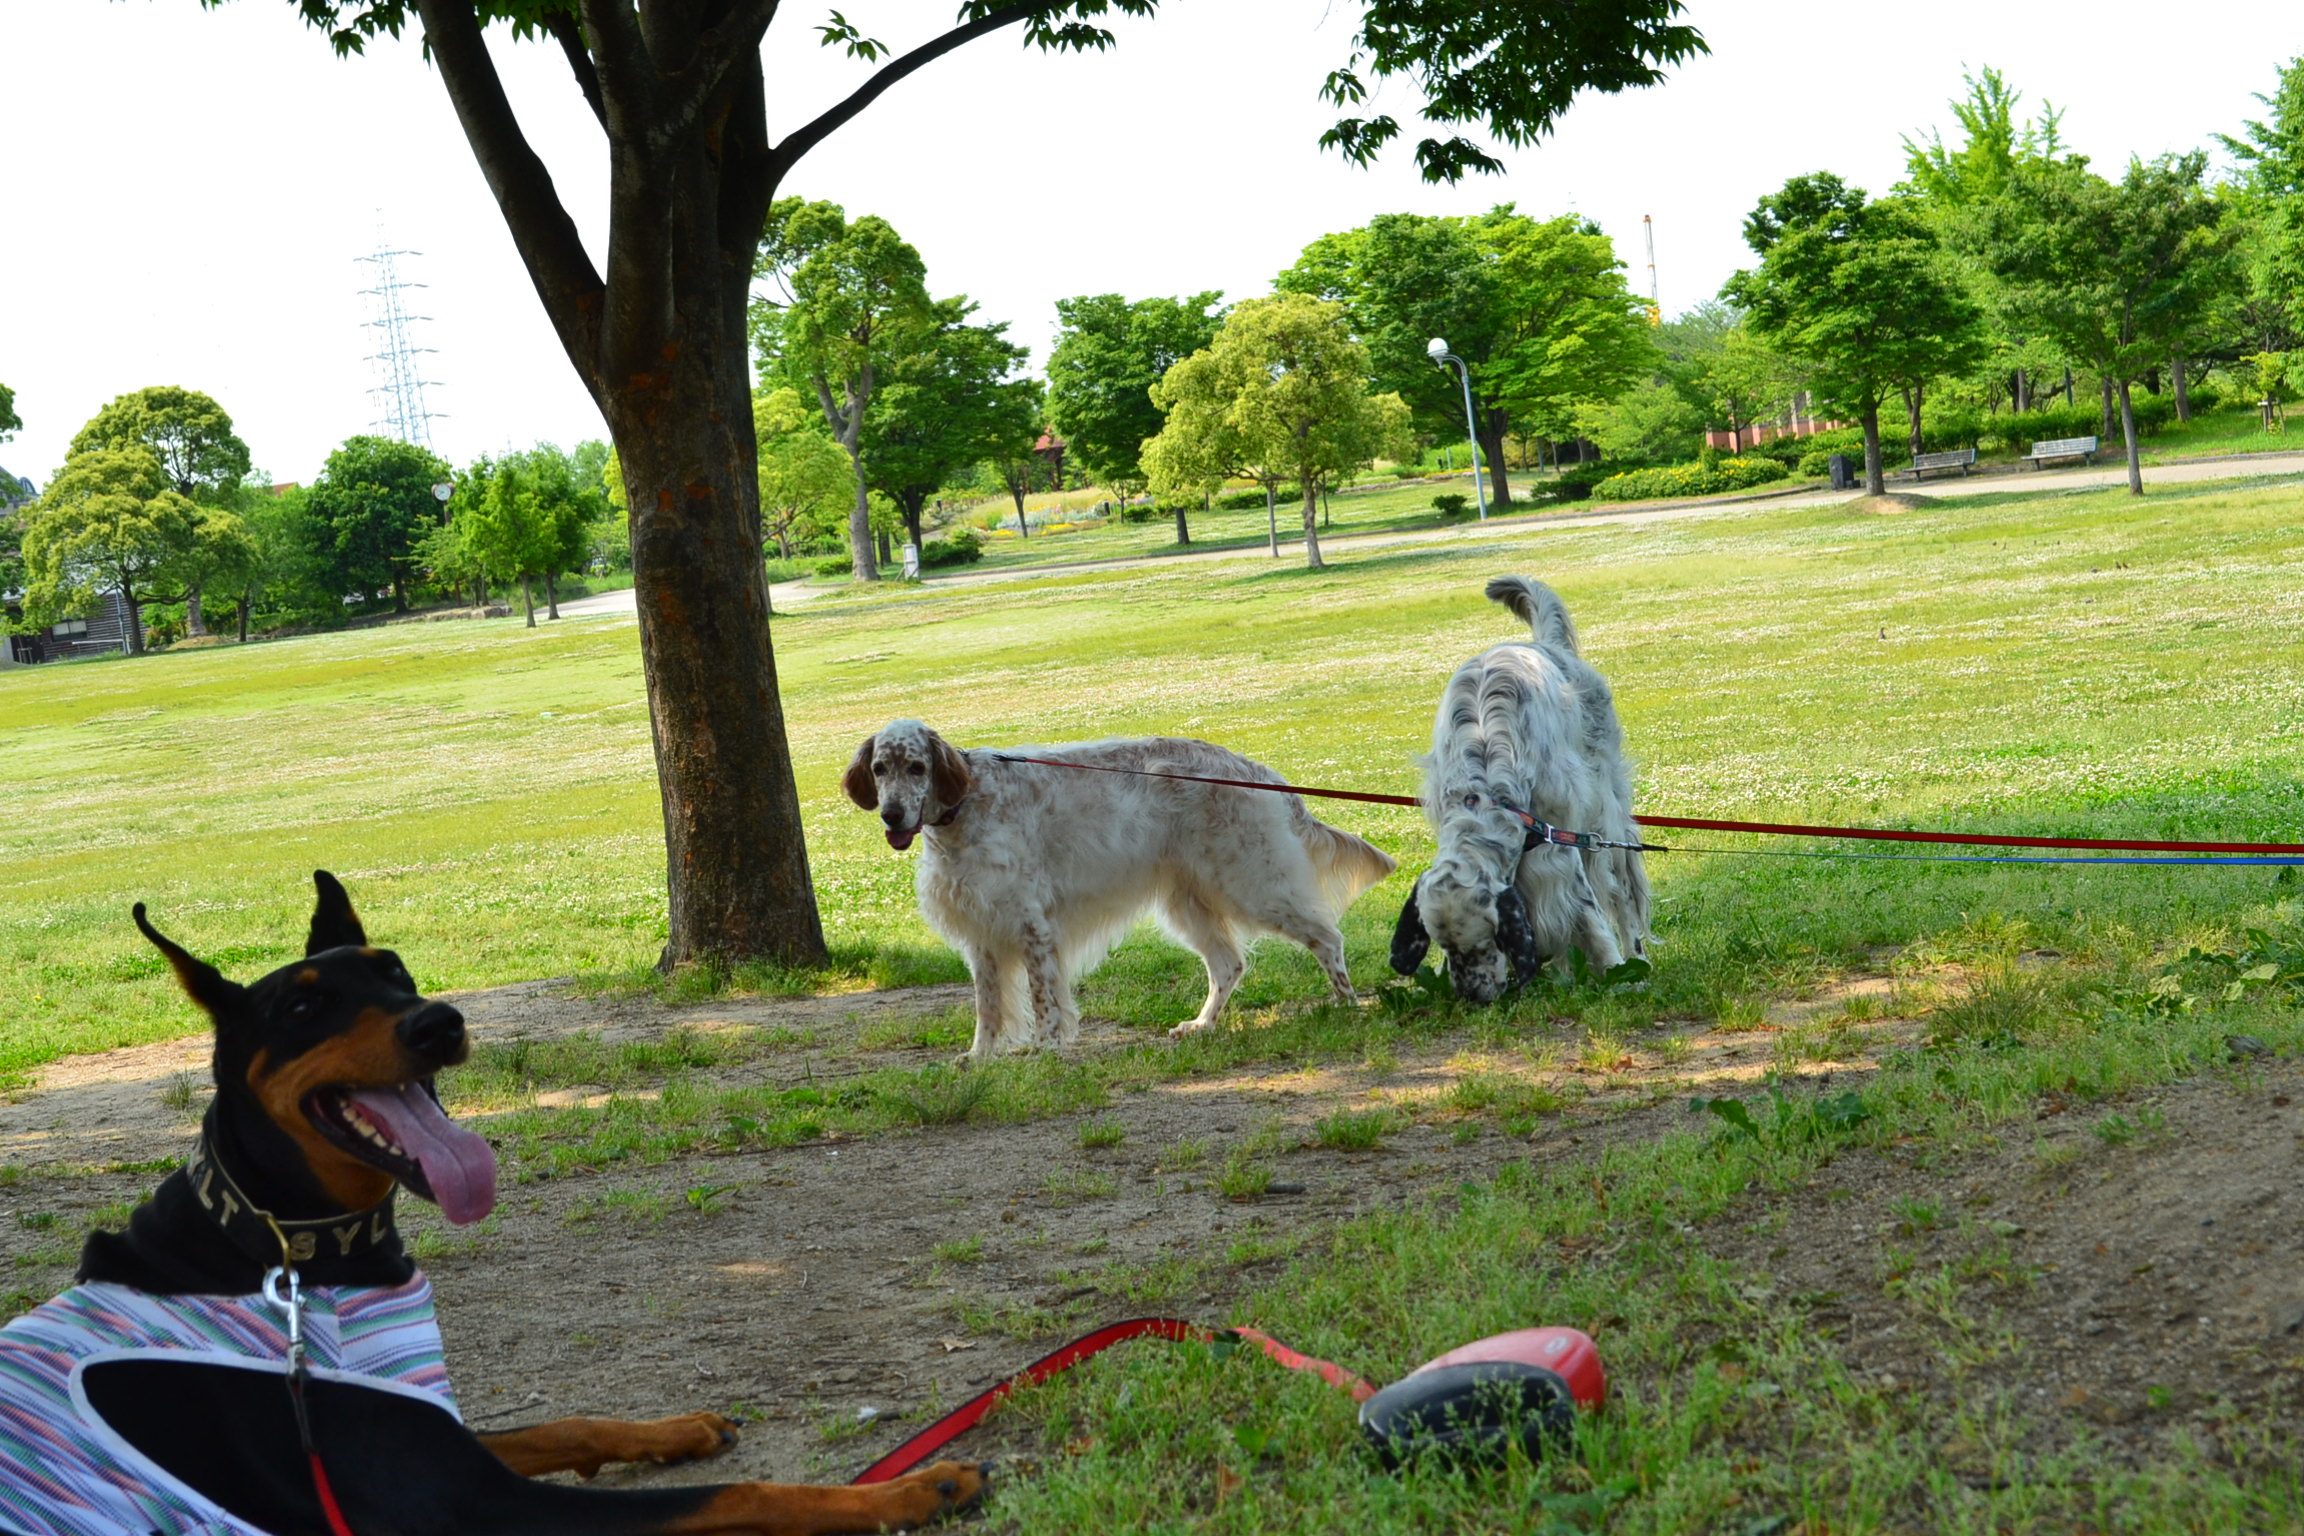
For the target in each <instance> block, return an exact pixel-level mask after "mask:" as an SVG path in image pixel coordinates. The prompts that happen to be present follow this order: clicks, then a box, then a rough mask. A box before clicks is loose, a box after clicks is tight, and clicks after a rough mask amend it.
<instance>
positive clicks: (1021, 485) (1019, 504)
mask: <svg viewBox="0 0 2304 1536" xmlns="http://www.w3.org/2000/svg"><path fill="white" fill-rule="evenodd" d="M1030 489H1031V487H1030V486H1029V485H1028V484H1027V483H1026V482H1024V481H1020V480H1011V481H1009V482H1008V495H1009V496H1010V498H1011V499H1013V500H1014V501H1015V503H1016V537H1018V538H1020V539H1028V538H1030V537H1032V525H1031V524H1030V523H1029V522H1027V521H1026V520H1025V518H1024V496H1025V493H1026V492H1027V491H1028V490H1030Z"/></svg>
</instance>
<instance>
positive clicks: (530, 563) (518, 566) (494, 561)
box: [449, 454, 559, 629]
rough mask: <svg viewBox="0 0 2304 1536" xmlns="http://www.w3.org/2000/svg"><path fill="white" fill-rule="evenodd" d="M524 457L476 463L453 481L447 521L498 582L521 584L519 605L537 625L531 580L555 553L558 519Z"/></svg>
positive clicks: (541, 570)
mask: <svg viewBox="0 0 2304 1536" xmlns="http://www.w3.org/2000/svg"><path fill="white" fill-rule="evenodd" d="M547 495H548V493H547V492H545V490H544V488H543V487H542V486H541V485H540V484H539V476H538V475H537V474H536V472H535V467H534V466H533V465H532V464H531V463H530V462H529V461H528V456H527V455H524V454H506V455H504V457H502V458H500V459H493V460H490V459H481V460H478V461H476V462H475V463H473V464H472V466H471V467H470V468H468V469H466V470H465V471H464V473H463V475H462V476H461V477H460V478H459V479H458V480H457V482H456V494H455V495H454V496H453V497H452V498H450V501H449V514H450V516H449V521H450V522H451V523H462V524H463V525H464V533H463V538H464V547H465V548H466V549H467V550H468V551H469V552H470V555H471V557H472V558H473V559H474V560H476V561H477V562H478V563H479V565H480V567H481V569H483V570H485V571H486V572H487V573H488V574H489V575H490V576H492V577H495V578H496V579H498V580H501V581H506V582H512V581H517V582H519V583H520V607H521V611H522V613H523V614H524V615H525V617H526V619H527V621H528V627H529V628H530V629H534V628H535V627H536V591H535V586H534V582H535V578H536V577H538V576H539V575H541V574H543V571H544V568H545V567H546V566H547V565H549V564H550V563H551V561H552V559H553V558H554V556H555V555H556V554H557V552H558V550H559V540H558V532H559V530H558V526H557V519H556V518H555V517H554V515H553V512H552V508H551V506H550V504H549V502H548V499H547Z"/></svg>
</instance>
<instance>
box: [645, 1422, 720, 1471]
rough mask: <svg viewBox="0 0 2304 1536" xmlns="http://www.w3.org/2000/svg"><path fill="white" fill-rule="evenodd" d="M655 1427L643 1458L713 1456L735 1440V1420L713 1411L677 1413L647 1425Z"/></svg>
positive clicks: (683, 1459)
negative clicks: (645, 1456) (650, 1442)
mask: <svg viewBox="0 0 2304 1536" xmlns="http://www.w3.org/2000/svg"><path fill="white" fill-rule="evenodd" d="M647 1428H648V1429H650V1430H653V1431H655V1434H654V1435H653V1436H651V1440H652V1442H653V1443H652V1444H651V1445H650V1446H649V1448H648V1451H647V1459H648V1460H650V1461H655V1462H670V1461H697V1460H701V1459H702V1458H704V1457H706V1456H717V1455H719V1454H720V1453H721V1452H722V1451H725V1450H727V1449H728V1448H729V1447H730V1446H732V1445H734V1444H735V1443H736V1423H735V1421H734V1420H733V1419H724V1418H722V1417H721V1416H720V1415H719V1414H717V1413H680V1414H674V1415H673V1416H672V1417H671V1418H668V1419H658V1420H656V1421H655V1422H654V1423H652V1424H650V1425H648V1426H647Z"/></svg>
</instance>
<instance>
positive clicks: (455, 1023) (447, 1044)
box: [399, 1003, 464, 1067]
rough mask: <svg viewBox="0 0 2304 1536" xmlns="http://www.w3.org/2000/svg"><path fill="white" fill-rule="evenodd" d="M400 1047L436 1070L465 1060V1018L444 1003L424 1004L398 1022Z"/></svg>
mask: <svg viewBox="0 0 2304 1536" xmlns="http://www.w3.org/2000/svg"><path fill="white" fill-rule="evenodd" d="M399 1032H400V1043H401V1044H402V1045H404V1046H406V1047H407V1048H408V1051H409V1053H410V1054H411V1055H414V1056H415V1057H417V1058H418V1059H419V1060H422V1061H427V1062H430V1063H432V1064H433V1065H435V1066H442V1067H452V1066H454V1065H455V1064H456V1063H457V1062H460V1061H462V1060H463V1059H464V1015H463V1014H461V1013H458V1012H457V1011H456V1010H455V1009H454V1008H452V1007H450V1006H449V1005H448V1004H446V1003H426V1004H425V1005H424V1006H423V1007H421V1008H419V1009H417V1010H416V1011H415V1012H414V1013H411V1014H409V1015H408V1016H407V1017H406V1018H404V1019H402V1020H401V1021H400V1031H399Z"/></svg>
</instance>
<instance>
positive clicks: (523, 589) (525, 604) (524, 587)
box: [520, 571, 536, 629]
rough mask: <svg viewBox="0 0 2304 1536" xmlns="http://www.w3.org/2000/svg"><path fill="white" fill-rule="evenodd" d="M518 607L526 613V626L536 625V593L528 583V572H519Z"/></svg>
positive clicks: (531, 627)
mask: <svg viewBox="0 0 2304 1536" xmlns="http://www.w3.org/2000/svg"><path fill="white" fill-rule="evenodd" d="M520 608H521V611H522V612H524V613H526V614H527V615H528V627H529V628H530V629H534V628H535V627H536V594H535V592H534V591H533V590H531V589H530V587H529V585H528V573H527V572H526V571H522V572H521V573H520Z"/></svg>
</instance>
